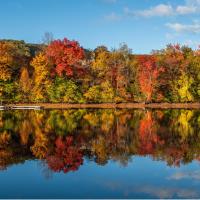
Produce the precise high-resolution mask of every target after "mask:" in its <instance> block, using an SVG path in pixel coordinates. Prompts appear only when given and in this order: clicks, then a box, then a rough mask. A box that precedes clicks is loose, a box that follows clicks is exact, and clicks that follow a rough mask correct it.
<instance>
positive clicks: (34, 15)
mask: <svg viewBox="0 0 200 200" xmlns="http://www.w3.org/2000/svg"><path fill="white" fill-rule="evenodd" d="M0 8H1V12H0V38H1V39H3V38H6V39H23V40H25V41H27V42H33V43H38V42H41V41H42V36H43V35H44V32H47V31H48V32H52V33H53V35H54V38H63V37H67V38H69V39H75V40H78V41H79V42H80V44H81V45H82V46H84V47H85V48H91V49H93V48H95V47H96V46H98V45H106V46H108V47H109V48H116V47H118V46H119V44H120V43H122V42H125V43H127V44H128V46H129V47H130V48H131V49H132V50H133V52H135V53H149V52H151V50H152V49H161V48H164V47H165V45H166V44H169V43H180V44H187V45H190V46H191V47H193V48H197V47H198V44H200V0H0Z"/></svg>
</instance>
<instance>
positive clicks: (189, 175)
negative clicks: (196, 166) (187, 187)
mask: <svg viewBox="0 0 200 200" xmlns="http://www.w3.org/2000/svg"><path fill="white" fill-rule="evenodd" d="M168 179H170V180H181V179H195V180H200V171H198V170H197V171H194V172H177V173H175V174H173V175H172V176H171V177H169V178H168Z"/></svg>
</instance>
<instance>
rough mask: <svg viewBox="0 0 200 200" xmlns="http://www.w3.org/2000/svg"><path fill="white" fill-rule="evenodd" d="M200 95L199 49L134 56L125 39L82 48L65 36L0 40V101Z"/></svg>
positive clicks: (172, 99) (191, 98)
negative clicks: (113, 45)
mask: <svg viewBox="0 0 200 200" xmlns="http://www.w3.org/2000/svg"><path fill="white" fill-rule="evenodd" d="M199 100H200V49H197V50H192V49H191V48H189V47H187V46H180V45H168V46H167V47H166V48H165V49H162V50H158V51H152V53H151V54H149V55H136V54H134V52H132V50H131V49H129V48H128V46H127V45H126V44H121V45H120V46H119V48H118V49H113V50H110V51H109V50H108V48H106V47H105V46H99V47H97V48H96V49H94V50H87V49H84V48H83V47H81V46H80V44H79V43H78V42H76V41H70V40H68V39H66V38H65V39H63V40H59V39H58V40H52V41H47V42H46V43H44V44H27V43H25V42H24V41H16V40H0V101H1V102H3V103H30V102H33V103H126V102H137V103H144V102H145V103H152V102H155V103H161V102H163V103H165V102H168V103H188V102H199Z"/></svg>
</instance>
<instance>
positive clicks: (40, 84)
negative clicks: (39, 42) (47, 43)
mask: <svg viewBox="0 0 200 200" xmlns="http://www.w3.org/2000/svg"><path fill="white" fill-rule="evenodd" d="M31 66H33V68H34V78H33V82H34V88H33V97H34V98H33V100H34V101H41V100H42V101H44V100H45V97H46V91H47V87H48V86H49V85H50V79H49V68H48V63H47V60H46V56H45V54H44V53H40V54H38V55H37V56H36V57H35V58H34V59H33V60H32V62H31Z"/></svg>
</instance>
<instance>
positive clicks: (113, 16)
mask: <svg viewBox="0 0 200 200" xmlns="http://www.w3.org/2000/svg"><path fill="white" fill-rule="evenodd" d="M104 18H105V19H106V20H107V21H119V20H121V16H120V15H117V14H116V13H114V12H112V13H110V14H108V15H105V16H104Z"/></svg>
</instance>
